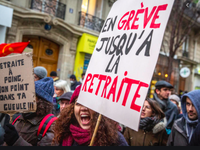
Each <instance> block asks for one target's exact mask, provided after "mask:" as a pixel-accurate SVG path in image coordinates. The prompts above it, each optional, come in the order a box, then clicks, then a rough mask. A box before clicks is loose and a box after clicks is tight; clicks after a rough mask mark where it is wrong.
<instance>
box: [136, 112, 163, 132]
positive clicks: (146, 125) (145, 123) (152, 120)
mask: <svg viewBox="0 0 200 150" xmlns="http://www.w3.org/2000/svg"><path fill="white" fill-rule="evenodd" d="M160 121H161V120H159V119H158V118H157V117H156V116H155V117H146V118H141V119H140V125H139V129H142V130H144V131H151V130H152V129H153V127H154V126H155V125H156V124H157V123H159V122H160Z"/></svg>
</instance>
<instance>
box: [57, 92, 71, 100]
mask: <svg viewBox="0 0 200 150" xmlns="http://www.w3.org/2000/svg"><path fill="white" fill-rule="evenodd" d="M71 97H72V92H66V93H64V94H63V95H61V96H60V97H59V99H58V101H60V100H69V101H70V99H71Z"/></svg>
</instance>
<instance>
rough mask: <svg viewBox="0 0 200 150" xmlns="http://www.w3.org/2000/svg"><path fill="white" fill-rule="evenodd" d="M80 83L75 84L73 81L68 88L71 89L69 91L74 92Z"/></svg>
mask: <svg viewBox="0 0 200 150" xmlns="http://www.w3.org/2000/svg"><path fill="white" fill-rule="evenodd" d="M80 84H81V83H80V82H77V81H75V82H74V83H73V84H71V86H70V88H71V91H74V90H75V89H76V87H77V86H78V85H80Z"/></svg>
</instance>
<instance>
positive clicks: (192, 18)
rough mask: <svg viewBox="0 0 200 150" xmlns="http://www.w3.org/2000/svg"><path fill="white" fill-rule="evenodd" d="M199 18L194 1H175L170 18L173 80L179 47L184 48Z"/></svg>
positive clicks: (170, 63)
mask: <svg viewBox="0 0 200 150" xmlns="http://www.w3.org/2000/svg"><path fill="white" fill-rule="evenodd" d="M198 18H199V9H198V7H197V3H194V0H193V1H192V0H185V1H183V0H175V2H174V5H173V9H172V12H171V15H170V18H169V22H168V24H169V26H170V27H169V33H170V41H169V57H168V77H167V81H168V82H170V80H171V73H172V69H173V68H172V64H173V58H174V55H175V54H176V52H177V50H178V49H179V47H181V46H182V44H183V43H184V41H185V40H186V37H187V36H188V35H189V34H190V32H191V30H192V29H193V27H194V26H195V25H196V23H198V22H197V19H198Z"/></svg>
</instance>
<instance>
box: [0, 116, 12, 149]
mask: <svg viewBox="0 0 200 150" xmlns="http://www.w3.org/2000/svg"><path fill="white" fill-rule="evenodd" d="M9 120H10V117H9V115H7V114H4V113H0V146H1V145H2V144H3V143H4V134H5V131H4V128H5V125H6V124H7V123H9Z"/></svg>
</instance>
